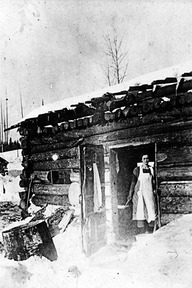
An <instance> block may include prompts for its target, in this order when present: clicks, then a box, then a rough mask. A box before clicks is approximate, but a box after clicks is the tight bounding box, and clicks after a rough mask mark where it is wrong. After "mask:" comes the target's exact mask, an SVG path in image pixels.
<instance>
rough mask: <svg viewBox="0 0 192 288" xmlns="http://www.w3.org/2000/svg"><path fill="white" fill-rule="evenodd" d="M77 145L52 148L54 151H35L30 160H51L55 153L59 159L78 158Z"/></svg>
mask: <svg viewBox="0 0 192 288" xmlns="http://www.w3.org/2000/svg"><path fill="white" fill-rule="evenodd" d="M78 153H79V152H78V147H73V148H67V149H61V150H54V151H44V152H42V153H35V154H32V155H31V158H30V160H31V161H33V162H38V161H50V160H53V155H54V154H57V155H58V158H59V159H71V158H75V159H77V158H78Z"/></svg>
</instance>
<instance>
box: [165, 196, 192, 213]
mask: <svg viewBox="0 0 192 288" xmlns="http://www.w3.org/2000/svg"><path fill="white" fill-rule="evenodd" d="M161 212H162V213H165V214H168V213H171V214H188V213H192V198H191V197H170V196H167V197H161Z"/></svg>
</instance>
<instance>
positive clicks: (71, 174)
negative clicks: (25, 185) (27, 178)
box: [21, 167, 80, 184]
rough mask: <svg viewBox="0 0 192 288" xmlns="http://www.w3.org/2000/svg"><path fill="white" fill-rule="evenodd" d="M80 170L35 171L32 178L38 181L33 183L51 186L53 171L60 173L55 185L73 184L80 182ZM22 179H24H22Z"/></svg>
mask: <svg viewBox="0 0 192 288" xmlns="http://www.w3.org/2000/svg"><path fill="white" fill-rule="evenodd" d="M78 170H79V169H71V168H68V169H65V168H64V167H63V168H62V169H58V170H56V171H55V170H49V171H33V173H32V177H33V178H35V179H36V180H34V181H33V183H34V184H35V183H37V184H39V183H41V184H50V183H51V181H50V180H51V179H50V174H51V171H52V172H53V174H54V172H58V179H57V181H56V182H53V183H54V184H70V183H71V182H79V177H80V176H79V171H78ZM21 179H23V178H22V177H21Z"/></svg>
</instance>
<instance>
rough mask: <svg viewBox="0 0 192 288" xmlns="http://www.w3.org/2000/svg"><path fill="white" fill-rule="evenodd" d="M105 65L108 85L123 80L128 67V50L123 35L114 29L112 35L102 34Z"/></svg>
mask: <svg viewBox="0 0 192 288" xmlns="http://www.w3.org/2000/svg"><path fill="white" fill-rule="evenodd" d="M104 41H105V56H106V60H107V61H106V62H107V63H106V66H105V68H104V71H105V76H106V78H107V81H108V84H109V86H111V85H115V84H119V83H121V82H123V80H124V79H125V77H126V75H127V74H126V73H127V68H128V58H127V56H128V50H127V49H126V45H124V44H125V43H124V42H125V41H124V37H121V36H120V35H118V34H117V32H116V30H114V35H113V36H111V35H109V34H107V35H106V36H104Z"/></svg>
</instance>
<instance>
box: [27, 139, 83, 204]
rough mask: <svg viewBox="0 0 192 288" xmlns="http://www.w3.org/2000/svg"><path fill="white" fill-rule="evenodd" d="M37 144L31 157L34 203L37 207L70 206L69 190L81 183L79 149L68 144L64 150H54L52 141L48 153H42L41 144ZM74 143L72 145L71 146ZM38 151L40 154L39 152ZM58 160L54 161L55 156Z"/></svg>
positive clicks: (48, 145)
mask: <svg viewBox="0 0 192 288" xmlns="http://www.w3.org/2000/svg"><path fill="white" fill-rule="evenodd" d="M34 142H35V143H36V144H35V145H34V146H33V148H32V151H35V153H32V155H31V157H30V161H31V162H32V167H33V173H32V175H33V178H34V183H33V197H32V202H33V203H34V204H35V205H38V206H41V205H43V204H46V203H48V204H55V205H69V198H68V193H69V188H70V185H71V183H72V182H79V181H80V176H79V166H80V163H79V161H80V160H79V148H78V147H71V148H69V146H70V143H69V142H68V143H67V145H66V148H65V149H64V144H63V145H62V149H60V150H58V149H53V148H54V147H53V145H54V144H53V143H52V141H50V143H49V144H46V145H47V149H48V150H47V151H45V152H44V151H41V145H42V144H41V143H39V144H37V143H38V141H35V139H34ZM72 145H73V143H71V146H72ZM37 151H38V152H37ZM54 154H55V155H57V157H58V159H57V160H53V155H54Z"/></svg>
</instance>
